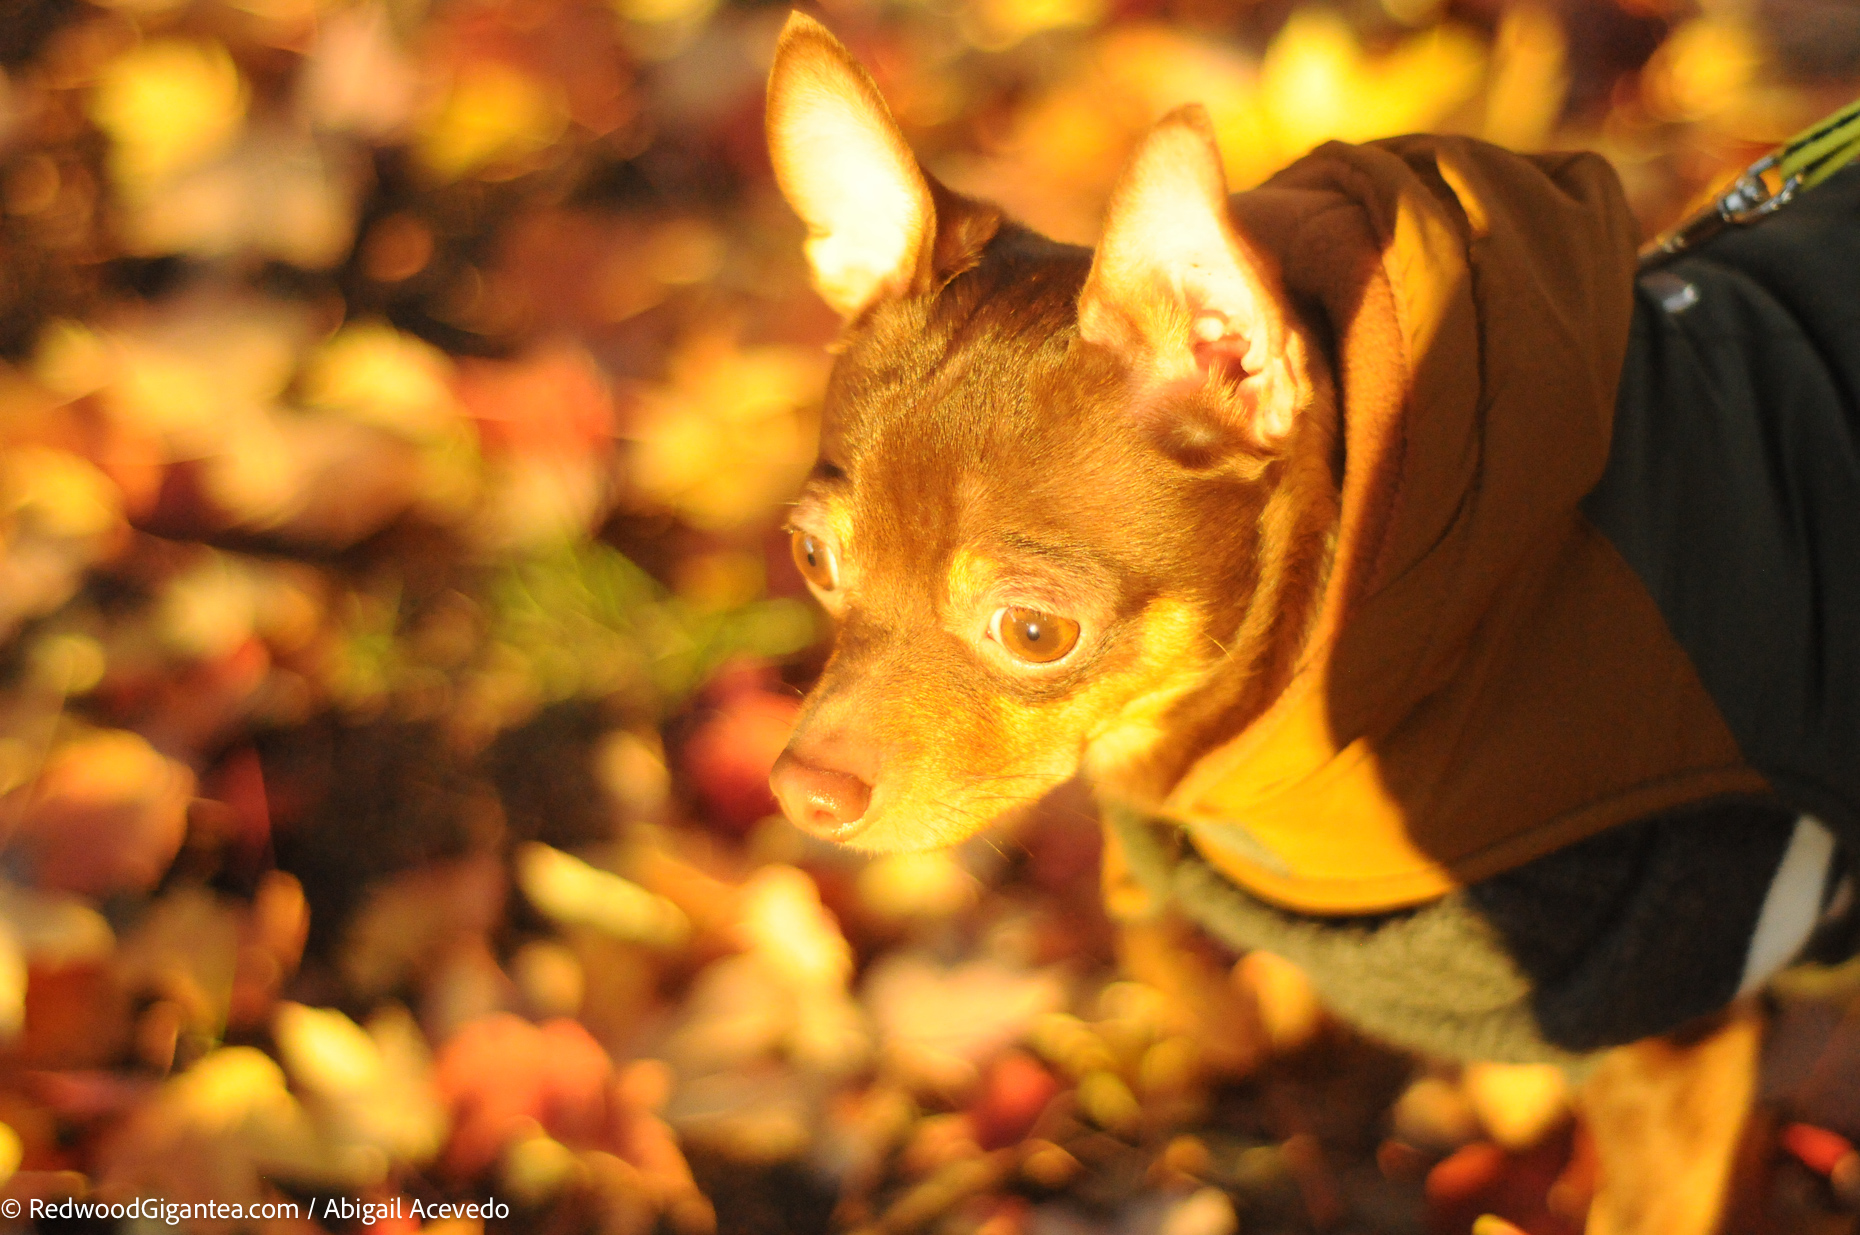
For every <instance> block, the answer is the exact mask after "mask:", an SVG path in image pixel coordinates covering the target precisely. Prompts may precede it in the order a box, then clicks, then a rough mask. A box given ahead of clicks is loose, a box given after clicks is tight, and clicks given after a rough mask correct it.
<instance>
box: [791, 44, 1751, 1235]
mask: <svg viewBox="0 0 1860 1235" xmlns="http://www.w3.org/2000/svg"><path fill="white" fill-rule="evenodd" d="M769 128H770V145H771V151H772V153H773V158H774V166H775V170H776V174H777V178H778V180H779V182H780V184H781V186H782V189H783V191H784V192H785V193H786V195H787V197H788V199H789V201H790V202H791V203H792V204H793V205H794V207H795V209H796V211H797V213H799V214H800V216H801V217H802V220H803V221H804V222H805V223H806V225H807V228H808V231H809V240H808V242H807V252H808V256H809V260H810V262H811V264H812V267H813V271H814V275H815V280H816V283H817V285H818V287H819V288H820V290H821V292H822V294H823V295H824V296H825V297H826V299H827V300H828V301H829V302H830V303H831V304H833V305H834V306H835V308H837V309H838V310H839V311H840V312H841V313H842V315H843V316H844V317H845V319H846V327H845V331H844V335H843V337H842V340H841V344H840V358H839V362H838V364H837V366H836V368H835V371H834V374H833V378H832V381H831V384H830V388H829V392H828V398H827V406H826V414H825V424H824V429H823V433H822V441H821V456H820V464H819V466H818V467H817V469H816V471H815V474H814V477H813V479H812V480H811V481H810V482H809V483H808V485H807V487H806V489H805V491H804V493H803V494H802V496H801V498H800V500H799V502H798V503H797V505H796V507H795V511H794V514H793V519H792V522H793V525H794V528H795V529H796V531H797V534H798V535H802V536H806V537H810V538H812V539H811V541H810V542H809V543H810V544H817V545H818V546H820V547H821V548H822V551H823V552H826V553H830V554H831V556H832V560H833V562H834V566H835V571H836V573H835V574H834V575H833V577H831V578H830V579H829V582H830V583H831V586H829V587H823V588H817V589H816V591H817V594H818V595H819V597H820V599H821V601H822V603H823V604H825V606H826V607H827V608H828V610H829V611H830V612H831V613H832V614H833V616H834V617H835V618H836V619H837V621H838V626H839V635H838V641H837V645H836V647H835V650H834V653H833V656H832V659H831V660H830V661H829V663H828V664H827V666H826V669H825V671H824V672H823V674H822V676H821V678H820V680H819V683H818V685H817V686H816V687H815V688H814V690H813V692H812V693H811V694H810V695H809V697H808V700H807V702H806V705H805V707H804V709H803V712H802V714H801V717H800V720H799V722H798V724H797V726H796V730H795V736H794V738H793V741H792V743H791V745H790V747H789V751H788V754H787V755H786V756H785V757H784V760H785V762H784V765H783V766H782V767H780V768H778V771H777V776H776V783H777V789H778V792H780V793H781V794H782V796H783V800H784V805H786V806H787V807H788V809H789V811H790V814H791V815H792V816H794V817H796V822H797V823H802V824H804V825H806V824H808V823H809V822H810V817H812V816H816V815H817V816H818V817H819V818H821V819H825V820H827V821H828V823H830V825H831V826H830V828H828V829H827V830H828V832H829V834H831V835H833V836H834V837H835V839H842V840H845V841H847V842H848V843H851V844H853V845H856V846H858V847H861V848H866V849H871V850H879V851H890V850H908V849H920V848H929V847H935V846H942V845H948V844H950V843H952V842H954V841H957V840H959V839H961V838H962V837H964V836H967V835H969V834H971V833H973V832H974V831H976V830H977V829H979V828H981V827H983V826H985V825H987V824H989V823H992V822H994V821H996V820H999V819H1001V818H1003V817H1004V816H1007V815H1010V814H1012V813H1013V812H1015V811H1017V810H1020V809H1023V808H1025V807H1026V806H1028V805H1029V804H1031V803H1033V802H1034V801H1036V800H1037V799H1038V798H1040V797H1041V795H1043V794H1044V793H1046V792H1047V791H1049V790H1051V789H1052V788H1054V787H1055V786H1057V785H1059V784H1061V783H1062V782H1065V781H1067V780H1069V779H1071V778H1073V777H1075V776H1077V775H1079V774H1081V773H1084V774H1086V775H1087V776H1088V777H1089V778H1090V779H1091V780H1093V781H1094V782H1095V783H1096V784H1097V785H1098V786H1099V787H1100V788H1101V789H1105V790H1109V791H1110V792H1111V793H1113V794H1114V795H1115V796H1116V797H1118V798H1120V799H1122V800H1124V801H1127V802H1131V803H1134V804H1137V805H1139V806H1141V805H1143V804H1154V803H1158V802H1160V801H1161V800H1162V798H1163V797H1164V796H1165V795H1166V794H1167V792H1168V791H1169V789H1170V788H1171V786H1173V785H1174V784H1175V783H1176V782H1177V781H1178V780H1179V779H1180V778H1181V776H1182V774H1183V772H1184V771H1185V770H1186V769H1187V768H1188V767H1189V766H1190V764H1192V763H1193V762H1194V760H1195V759H1196V758H1197V757H1198V756H1200V755H1202V754H1203V753H1205V752H1206V751H1208V750H1210V749H1212V748H1213V747H1214V746H1216V745H1218V744H1219V743H1221V742H1223V741H1224V740H1226V739H1228V738H1230V737H1232V736H1233V735H1234V734H1236V733H1238V732H1240V730H1242V729H1243V728H1244V727H1245V726H1246V725H1247V723H1248V722H1249V721H1250V720H1252V719H1253V718H1254V717H1256V716H1257V715H1258V714H1259V713H1260V712H1261V710H1262V709H1263V708H1264V707H1265V706H1266V705H1267V704H1268V703H1270V702H1271V701H1272V700H1273V699H1274V698H1275V697H1276V696H1277V695H1278V694H1279V692H1280V691H1281V690H1282V689H1283V688H1284V686H1285V683H1286V682H1287V681H1288V679H1289V677H1290V675H1291V673H1292V670H1293V667H1294V662H1295V659H1296V657H1297V654H1298V652H1299V649H1300V648H1301V647H1302V646H1303V645H1304V643H1305V640H1306V638H1307V635H1308V633H1309V630H1310V627H1311V624H1312V622H1313V621H1314V620H1315V616H1316V612H1317V602H1318V598H1319V596H1320V594H1321V592H1322V589H1323V585H1324V581H1325V576H1326V571H1327V569H1328V567H1329V563H1330V560H1331V554H1332V551H1333V548H1334V544H1335V535H1336V527H1337V520H1338V512H1339V496H1338V488H1339V467H1340V462H1339V459H1338V445H1337V435H1338V425H1337V422H1336V407H1335V400H1334V396H1333V393H1332V385H1331V381H1330V378H1329V376H1328V375H1329V373H1330V367H1331V361H1332V359H1333V358H1332V357H1330V356H1329V355H1328V353H1327V348H1328V347H1329V346H1330V341H1329V340H1328V339H1327V338H1326V337H1325V336H1324V335H1323V334H1322V332H1321V331H1319V330H1318V329H1316V328H1314V327H1313V325H1312V324H1311V320H1312V319H1311V317H1310V316H1309V315H1307V314H1306V313H1304V312H1303V311H1301V308H1300V306H1298V305H1296V304H1293V303H1291V302H1289V300H1288V299H1287V297H1286V296H1285V294H1284V292H1283V291H1282V290H1281V282H1280V279H1279V275H1278V272H1277V271H1275V270H1274V269H1272V267H1271V264H1270V262H1269V261H1268V260H1267V259H1266V258H1265V257H1264V256H1262V253H1261V251H1260V250H1258V249H1256V248H1255V247H1254V246H1252V245H1251V244H1249V243H1248V241H1247V240H1246V239H1245V238H1244V237H1242V236H1241V235H1239V234H1238V233H1237V232H1236V230H1235V227H1234V225H1233V222H1232V219H1231V217H1230V215H1229V212H1228V209H1227V205H1226V189H1225V186H1224V184H1223V183H1222V178H1221V169H1220V162H1219V157H1218V155H1217V154H1216V152H1215V149H1214V146H1213V142H1212V140H1211V137H1210V134H1209V131H1208V128H1207V125H1206V121H1205V119H1204V118H1202V117H1201V116H1200V114H1199V113H1198V112H1197V111H1194V110H1185V111H1183V112H1180V113H1176V114H1174V115H1172V116H1169V117H1167V118H1165V119H1164V120H1163V121H1161V122H1160V124H1159V125H1158V126H1157V128H1156V129H1155V130H1154V131H1153V132H1152V134H1151V135H1150V137H1149V138H1148V139H1147V141H1146V142H1145V143H1144V144H1143V146H1142V147H1141V148H1140V149H1139V151H1138V152H1137V154H1136V155H1135V157H1134V158H1133V161H1132V163H1131V165H1130V168H1129V170H1128V171H1127V172H1126V174H1125V176H1124V178H1123V181H1122V182H1121V184H1120V186H1119V188H1118V189H1117V191H1116V194H1115V195H1114V198H1113V201H1112V204H1111V207H1110V211H1109V215H1108V218H1107V223H1106V229H1105V236H1104V239H1103V241H1102V242H1101V244H1100V246H1099V248H1098V249H1097V251H1096V252H1095V253H1094V252H1087V251H1085V250H1082V249H1078V248H1073V247H1069V246H1063V245H1058V244H1054V243H1052V242H1050V241H1047V240H1045V239H1043V238H1041V237H1038V236H1036V235H1033V234H1032V233H1030V232H1027V231H1025V230H1023V229H1020V228H1018V227H1016V226H1015V225H1014V224H1012V223H1010V222H1008V221H1006V220H1004V219H1003V218H1002V216H1001V215H1000V213H999V211H997V210H996V209H994V208H993V207H991V206H988V205H985V204H981V203H976V202H972V201H968V200H966V199H964V198H962V197H960V196H958V195H956V194H954V193H951V192H950V191H948V190H947V189H944V188H943V187H942V186H940V185H938V184H936V183H935V181H934V180H932V179H931V178H930V177H928V176H927V175H926V174H925V173H924V172H923V171H922V170H921V169H920V168H919V167H918V165H917V163H916V162H915V160H914V158H912V156H911V155H910V152H909V149H908V147H907V146H906V144H905V142H904V139H903V138H902V136H901V135H900V134H899V132H898V130H897V128H896V126H895V124H893V122H892V120H891V118H890V116H889V114H888V112H887V111H886V109H885V105H884V102H883V100H882V98H881V97H880V95H879V93H878V91H877V89H876V87H874V86H873V84H872V82H871V80H870V78H869V77H867V76H866V75H865V73H864V72H863V71H862V70H861V69H860V68H859V67H858V65H857V64H856V63H854V62H853V60H852V59H851V58H850V57H849V56H848V55H847V53H846V52H845V51H844V49H843V48H841V47H840V45H839V44H838V43H837V42H835V41H834V40H833V39H832V37H831V36H830V35H828V34H827V33H826V31H825V30H824V29H822V28H821V27H820V26H819V25H818V24H817V23H814V22H812V21H810V20H808V19H806V18H804V17H800V16H797V17H795V18H793V19H791V21H790V23H789V25H788V28H787V29H786V31H785V32H784V34H783V37H782V42H781V46H780V49H779V50H778V52H777V56H776V61H775V66H774V70H773V73H772V76H771V82H770V104H769ZM1003 606H1021V607H1024V608H1026V609H1031V610H1036V611H1039V612H1042V613H1049V614H1059V615H1064V616H1066V617H1068V618H1070V619H1071V620H1074V621H1076V622H1077V623H1078V624H1079V628H1080V635H1079V643H1078V646H1077V648H1076V649H1075V650H1074V651H1073V653H1071V654H1070V655H1068V656H1066V657H1064V658H1062V659H1061V660H1060V661H1059V662H1056V663H1055V664H1052V665H1030V664H1026V663H1018V662H1016V660H1015V658H1014V657H1013V656H1011V655H1010V654H1008V652H1007V651H1006V650H1005V649H1004V648H1003V646H1002V644H1001V643H1000V641H999V640H997V639H996V638H994V637H992V635H991V629H992V628H991V626H990V621H991V617H990V615H991V614H994V613H996V612H997V611H999V610H1001V608H1002V607H1003ZM810 778H811V779H810ZM847 785H851V786H852V787H853V788H852V789H851V790H848V791H847V792H852V793H853V794H854V797H855V798H858V793H857V791H858V790H859V789H860V788H861V787H863V788H864V789H865V790H867V791H869V798H858V800H856V801H851V802H848V801H842V800H841V798H843V797H844V796H845V795H844V793H842V790H841V789H840V788H836V786H847ZM836 795H837V796H836ZM823 802H824V803H826V805H825V806H820V805H819V803H823ZM1752 1025H1753V1022H1752V1021H1750V1020H1749V1019H1748V1018H1733V1019H1732V1020H1730V1021H1729V1022H1728V1027H1727V1028H1725V1029H1724V1030H1723V1031H1721V1032H1719V1033H1716V1034H1714V1035H1711V1036H1709V1037H1708V1038H1707V1039H1706V1040H1704V1041H1702V1042H1697V1043H1693V1044H1689V1045H1678V1044H1673V1043H1661V1042H1650V1043H1645V1044H1639V1045H1636V1046H1634V1047H1631V1048H1625V1049H1624V1050H1622V1051H1620V1052H1618V1053H1617V1054H1616V1055H1615V1057H1613V1058H1612V1059H1610V1060H1609V1061H1608V1062H1606V1063H1605V1064H1603V1065H1602V1066H1601V1068H1600V1069H1599V1070H1598V1071H1597V1072H1596V1074H1595V1076H1594V1079H1593V1080H1592V1081H1591V1083H1590V1085H1589V1089H1588V1091H1587V1097H1586V1104H1587V1108H1588V1111H1589V1115H1590V1120H1591V1124H1592V1127H1593V1131H1594V1136H1595V1139H1596V1142H1597V1144H1598V1146H1599V1147H1600V1151H1601V1154H1602V1179H1601V1186H1600V1191H1599V1194H1598V1198H1597V1200H1596V1203H1595V1205H1594V1208H1593V1212H1592V1218H1591V1222H1590V1230H1591V1231H1595V1232H1606V1233H1608V1235H1637V1233H1645V1235H1654V1233H1656V1232H1657V1233H1658V1235H1705V1233H1706V1232H1708V1231H1710V1230H1711V1229H1713V1224H1714V1222H1715V1221H1716V1215H1717V1214H1718V1212H1719V1209H1720V1205H1719V1202H1720V1199H1721V1194H1722V1193H1723V1191H1724V1181H1725V1180H1726V1179H1728V1177H1729V1169H1730V1168H1729V1164H1730V1162H1731V1159H1732V1156H1733V1152H1734V1150H1735V1146H1736V1143H1737V1137H1738V1129H1739V1128H1740V1127H1741V1126H1742V1123H1743V1111H1744V1110H1745V1109H1746V1108H1747V1106H1748V1102H1749V1097H1750V1093H1751V1089H1752V1080H1751V1078H1752V1076H1753V1070H1754V1060H1755V1051H1754V1046H1753V1043H1754V1042H1755V1040H1756V1031H1755V1029H1754V1028H1753V1027H1752Z"/></svg>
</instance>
